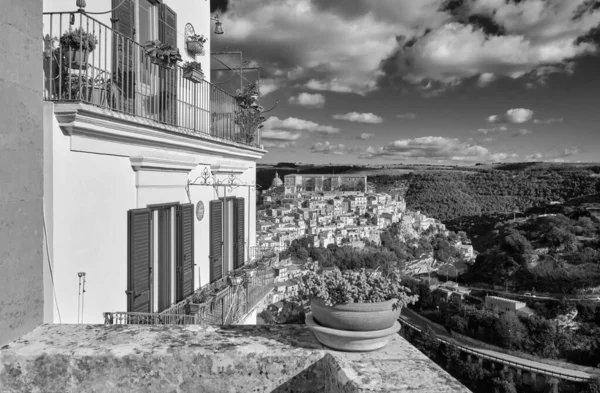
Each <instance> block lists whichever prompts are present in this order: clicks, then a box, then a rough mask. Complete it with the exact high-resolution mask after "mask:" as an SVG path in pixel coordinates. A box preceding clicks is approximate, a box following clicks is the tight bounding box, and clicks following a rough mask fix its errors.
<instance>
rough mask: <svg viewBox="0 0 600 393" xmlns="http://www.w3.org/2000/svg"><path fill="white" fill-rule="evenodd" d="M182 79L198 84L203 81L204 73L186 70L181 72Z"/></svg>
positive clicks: (191, 69)
mask: <svg viewBox="0 0 600 393" xmlns="http://www.w3.org/2000/svg"><path fill="white" fill-rule="evenodd" d="M183 77H184V78H185V79H187V80H189V81H191V82H193V83H200V82H202V81H203V80H204V73H203V72H202V71H200V70H196V69H193V68H188V69H186V70H184V71H183Z"/></svg>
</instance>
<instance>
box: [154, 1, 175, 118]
mask: <svg viewBox="0 0 600 393" xmlns="http://www.w3.org/2000/svg"><path fill="white" fill-rule="evenodd" d="M158 39H159V40H160V42H163V43H165V44H169V45H171V46H172V47H173V48H176V47H177V13H176V12H175V11H173V10H172V9H171V8H169V6H167V5H166V4H160V5H159V6H158ZM177 72H178V67H175V68H174V69H172V70H165V69H162V68H160V69H159V71H158V79H159V89H160V90H159V91H160V92H159V104H160V105H159V108H160V114H159V119H160V121H162V122H164V123H167V124H170V125H177Z"/></svg>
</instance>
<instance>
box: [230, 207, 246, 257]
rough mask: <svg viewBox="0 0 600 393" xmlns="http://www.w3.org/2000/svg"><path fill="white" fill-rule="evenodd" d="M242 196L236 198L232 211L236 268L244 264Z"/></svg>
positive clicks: (243, 211) (243, 210) (243, 208)
mask: <svg viewBox="0 0 600 393" xmlns="http://www.w3.org/2000/svg"><path fill="white" fill-rule="evenodd" d="M244 213H245V206H244V198H236V199H235V202H234V213H233V220H234V223H233V228H234V229H233V236H234V240H233V268H234V269H237V268H239V267H241V266H243V265H244V246H245V236H244V223H245V219H244V217H245V215H244Z"/></svg>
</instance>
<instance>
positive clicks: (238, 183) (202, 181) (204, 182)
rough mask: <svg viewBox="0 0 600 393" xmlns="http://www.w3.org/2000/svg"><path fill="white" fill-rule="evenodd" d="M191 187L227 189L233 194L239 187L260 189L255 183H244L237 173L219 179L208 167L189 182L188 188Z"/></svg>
mask: <svg viewBox="0 0 600 393" xmlns="http://www.w3.org/2000/svg"><path fill="white" fill-rule="evenodd" d="M189 186H210V187H214V188H215V189H216V188H218V187H225V188H226V189H227V192H232V191H233V190H235V189H236V188H239V187H248V188H250V190H253V191H254V190H256V189H257V188H260V187H259V186H257V185H256V184H255V183H250V184H248V183H246V182H243V181H242V180H241V179H240V178H239V177H238V176H237V175H236V174H235V173H233V172H232V173H229V174H228V175H227V177H225V178H224V179H218V178H217V176H216V174H214V173H212V171H209V169H208V167H205V168H204V169H203V170H202V173H200V176H198V177H197V178H195V179H194V181H189V180H188V188H189Z"/></svg>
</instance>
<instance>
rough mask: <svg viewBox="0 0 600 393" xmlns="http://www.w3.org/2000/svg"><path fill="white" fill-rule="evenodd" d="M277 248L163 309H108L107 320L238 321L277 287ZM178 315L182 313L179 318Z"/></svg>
mask: <svg viewBox="0 0 600 393" xmlns="http://www.w3.org/2000/svg"><path fill="white" fill-rule="evenodd" d="M276 257H277V254H276V253H275V252H271V253H267V252H265V253H264V254H262V257H261V258H260V259H254V263H252V264H249V265H246V266H243V267H242V268H240V269H238V270H236V271H235V272H234V273H233V274H232V275H231V276H229V277H223V278H221V279H219V280H217V281H216V282H213V283H211V284H208V285H205V286H203V287H201V288H199V289H197V290H196V291H195V292H194V293H193V294H192V295H191V296H188V297H187V298H186V299H184V300H182V301H180V302H178V303H176V304H174V305H172V306H171V307H169V308H167V309H166V310H164V311H162V312H161V313H128V312H117V313H115V312H106V313H104V314H103V315H104V321H105V323H106V324H195V325H230V324H236V323H239V322H240V321H242V320H243V319H244V317H245V316H247V315H248V314H249V313H250V312H251V311H252V310H253V309H254V308H255V307H256V306H257V305H258V304H259V303H260V302H262V301H263V300H265V299H266V300H268V299H267V297H268V296H269V294H270V293H271V292H272V291H273V289H274V287H275V275H274V272H273V268H272V263H273V262H274V261H275V260H276ZM177 317H181V319H178V318H177Z"/></svg>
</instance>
